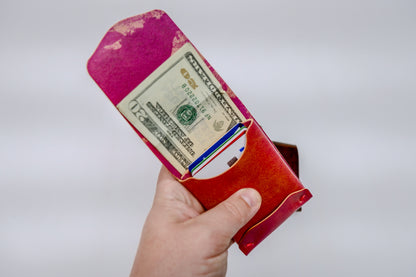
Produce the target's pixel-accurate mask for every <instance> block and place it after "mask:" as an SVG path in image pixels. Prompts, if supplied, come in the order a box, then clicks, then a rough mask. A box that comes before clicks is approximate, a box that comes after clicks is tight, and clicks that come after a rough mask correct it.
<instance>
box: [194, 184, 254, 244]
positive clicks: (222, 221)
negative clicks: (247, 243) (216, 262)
mask: <svg viewBox="0 0 416 277" xmlns="http://www.w3.org/2000/svg"><path fill="white" fill-rule="evenodd" d="M260 205H261V196H260V194H259V193H258V192H257V191H256V190H255V189H252V188H245V189H241V190H239V191H237V192H236V193H234V194H233V195H231V196H230V197H229V198H228V199H227V200H225V201H223V202H221V203H220V204H218V205H217V206H216V207H214V208H212V209H210V210H208V211H207V212H205V213H203V214H202V215H201V216H200V217H199V219H200V220H203V221H204V223H205V224H209V226H215V231H216V233H217V234H218V235H221V237H226V238H227V239H229V240H231V239H232V237H233V236H234V235H235V234H236V233H237V231H238V230H239V229H240V228H241V227H243V226H244V225H245V224H246V223H247V222H248V221H249V220H250V219H251V218H252V217H253V216H254V215H255V214H256V212H257V211H258V210H259V208H260Z"/></svg>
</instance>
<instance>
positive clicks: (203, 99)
mask: <svg viewBox="0 0 416 277" xmlns="http://www.w3.org/2000/svg"><path fill="white" fill-rule="evenodd" d="M117 108H118V109H119V111H120V112H121V113H122V114H123V115H124V116H125V117H126V118H127V119H128V120H129V122H130V123H131V124H132V125H133V126H134V127H135V128H137V130H139V132H140V133H141V134H142V135H143V136H144V137H145V138H146V139H147V140H148V141H149V142H150V143H151V144H152V145H153V146H155V147H156V149H157V150H158V151H159V152H160V153H161V154H162V155H163V156H164V157H165V158H166V159H167V160H168V161H169V162H170V163H171V164H172V165H173V166H174V167H175V168H176V169H177V170H178V171H179V172H181V173H185V172H186V170H187V169H188V166H189V165H190V164H191V163H192V162H193V161H194V160H196V159H197V158H198V157H199V156H200V155H201V154H202V153H204V151H205V150H207V149H208V148H209V147H210V146H211V145H212V144H214V143H215V142H216V141H217V140H218V139H219V138H221V137H222V136H223V135H224V134H225V133H226V132H227V131H228V130H229V129H231V128H232V127H233V126H234V125H236V124H237V123H239V122H242V121H244V119H245V118H244V116H243V115H242V114H241V112H240V111H239V109H238V108H237V107H236V106H235V104H234V103H233V102H232V100H231V99H230V98H229V96H228V94H227V93H226V92H225V91H223V90H222V88H221V85H220V83H219V82H218V80H217V79H216V78H215V77H214V75H213V74H212V73H211V71H210V70H209V69H208V67H207V66H206V65H205V63H204V61H203V60H202V59H201V58H200V56H199V55H198V53H197V51H196V50H195V48H193V47H192V45H191V44H190V43H186V44H185V45H184V46H182V47H181V48H180V49H179V50H177V52H175V53H174V54H173V55H172V56H171V57H170V58H169V59H168V60H167V61H166V62H164V63H163V64H162V65H161V66H160V67H159V68H157V69H156V70H155V71H154V72H153V73H152V74H151V75H149V76H148V77H147V78H146V79H145V80H144V81H143V82H142V83H141V84H140V85H139V86H138V87H136V88H135V89H134V90H133V91H132V92H131V93H130V94H128V95H127V96H126V97H125V98H124V99H123V100H122V101H121V102H120V103H119V104H118V105H117Z"/></svg>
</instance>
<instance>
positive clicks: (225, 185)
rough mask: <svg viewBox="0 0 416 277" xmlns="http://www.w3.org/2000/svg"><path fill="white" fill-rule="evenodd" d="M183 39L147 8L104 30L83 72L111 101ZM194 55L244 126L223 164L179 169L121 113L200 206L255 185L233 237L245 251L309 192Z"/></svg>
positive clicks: (123, 94) (123, 95) (167, 19)
mask: <svg viewBox="0 0 416 277" xmlns="http://www.w3.org/2000/svg"><path fill="white" fill-rule="evenodd" d="M185 44H191V42H190V41H189V39H188V38H187V37H186V36H185V35H184V34H183V32H182V31H181V30H180V29H179V28H178V27H177V26H176V24H175V23H174V22H173V21H172V20H171V18H170V17H169V16H168V15H167V14H166V13H165V12H163V11H161V10H154V11H151V12H147V13H144V14H141V15H137V16H134V17H131V18H128V19H125V20H122V21H120V22H119V23H117V24H115V25H114V26H113V27H112V28H111V29H110V30H109V31H108V32H107V33H106V34H105V36H104V38H103V39H102V41H101V42H100V44H99V45H98V47H97V49H96V50H95V52H94V53H93V55H92V56H91V58H90V59H89V61H88V65H87V68H88V72H89V73H90V75H91V77H92V78H93V79H94V80H95V82H96V83H97V84H98V86H99V87H100V88H101V89H102V90H103V91H104V93H105V94H106V95H107V97H108V98H109V100H110V101H111V102H112V103H113V104H114V106H117V105H119V104H120V102H121V101H122V100H123V99H124V98H126V97H127V96H128V95H129V94H130V93H131V92H132V91H133V90H134V89H135V88H136V87H137V86H139V85H140V84H141V83H142V82H143V81H145V80H146V78H148V77H149V75H151V74H152V73H153V72H154V71H155V70H156V69H158V68H159V67H161V66H162V65H163V64H164V62H165V61H166V60H167V59H169V58H170V57H171V56H172V55H174V53H175V52H176V51H178V50H179V49H180V48H181V47H183V46H184V45H185ZM198 55H199V58H200V59H201V60H202V61H203V62H204V66H206V68H208V70H209V71H210V74H212V76H214V78H215V79H216V80H217V81H218V83H219V84H220V86H221V89H222V91H224V92H225V93H227V95H228V96H229V98H230V99H231V100H232V102H233V103H234V105H235V106H236V107H237V108H238V110H239V112H240V113H241V114H242V115H243V117H244V118H243V119H242V123H243V124H244V125H245V126H246V127H247V131H246V146H245V149H244V152H243V153H242V155H241V157H240V158H239V159H238V161H236V162H235V163H234V164H233V165H232V166H231V167H230V168H229V169H227V170H225V171H224V172H223V173H221V174H220V175H217V176H215V177H212V178H208V179H197V178H194V177H192V176H190V174H189V172H188V173H183V172H180V171H179V170H178V169H177V167H175V166H173V165H172V164H171V163H170V162H169V161H168V159H167V158H166V157H165V156H164V155H162V154H161V152H160V151H159V150H158V149H157V148H156V147H155V145H153V144H152V143H151V142H150V141H149V140H148V139H147V138H146V137H145V135H144V134H143V133H142V132H140V131H139V130H138V128H136V127H135V125H134V124H133V123H132V122H131V121H130V120H129V119H128V118H127V117H126V116H125V114H123V116H124V117H125V118H126V120H127V121H128V122H129V123H130V125H131V126H132V127H133V129H134V130H135V131H136V132H137V134H138V135H139V136H140V137H141V138H142V140H143V141H144V143H146V145H147V146H148V147H149V148H150V150H151V151H152V152H153V153H154V154H155V155H156V156H157V157H158V158H159V159H160V161H161V162H162V163H163V164H164V165H165V166H166V167H167V168H168V170H169V171H170V172H171V173H172V174H173V175H174V176H175V177H176V178H177V179H178V181H179V182H180V183H182V184H183V185H184V186H185V187H186V188H187V189H188V190H189V191H190V192H191V193H192V194H193V195H194V196H195V197H196V198H197V199H198V200H199V201H200V203H201V204H202V205H203V207H204V208H205V209H210V208H212V207H214V206H215V205H217V204H218V203H220V202H221V201H223V200H225V199H227V198H228V197H229V196H230V195H231V194H233V193H234V192H236V191H237V190H238V189H240V188H244V187H251V188H255V189H256V190H257V191H258V192H259V193H260V194H261V196H262V205H261V207H260V209H259V211H258V212H257V214H256V215H255V216H254V217H253V218H252V219H251V220H250V221H249V222H248V223H247V224H246V225H245V226H244V227H243V228H241V229H240V230H239V231H238V233H237V234H236V235H235V236H234V238H233V239H234V241H235V242H237V244H238V245H239V248H240V249H241V251H242V252H243V253H244V254H246V255H247V254H248V253H249V252H250V251H251V250H252V249H253V248H254V247H256V246H257V245H258V244H259V243H260V242H261V241H262V240H263V239H265V238H266V237H267V236H268V235H269V234H270V233H271V232H273V231H274V230H275V229H276V228H277V227H278V226H279V225H280V224H281V223H282V222H283V221H285V220H286V219H287V218H288V217H289V216H290V215H291V214H292V213H293V212H295V211H296V210H298V209H299V208H300V207H301V206H302V205H303V204H304V203H305V202H307V201H308V200H309V199H310V198H311V197H312V195H311V193H310V192H309V190H308V189H306V188H305V187H304V186H303V185H302V184H301V182H300V181H299V179H298V177H297V176H296V175H297V173H298V172H297V171H298V168H297V161H296V163H293V161H292V162H291V163H292V168H291V167H290V166H289V165H288V163H287V162H286V160H285V159H284V158H283V156H282V154H281V153H280V152H279V151H278V150H277V148H276V146H275V145H274V144H273V142H272V141H271V140H270V139H269V138H268V136H267V135H266V134H265V132H264V131H263V129H262V128H261V127H260V125H259V124H258V122H257V121H256V120H255V119H254V118H253V116H252V115H251V114H250V112H249V111H248V110H247V108H246V107H245V106H244V105H243V103H242V102H241V101H240V100H239V99H238V97H237V96H236V95H235V94H234V93H233V91H232V90H231V89H230V88H229V87H228V85H227V84H226V83H225V82H224V80H223V79H222V78H221V77H220V76H219V74H218V73H217V72H216V71H215V70H214V69H213V67H212V66H211V65H210V64H209V63H208V62H207V61H206V59H205V58H204V57H203V56H202V55H201V54H200V53H199V52H198ZM280 149H281V150H282V151H285V149H287V147H286V148H285V146H284V145H280ZM288 156H292V157H293V155H288ZM295 164H296V165H295ZM295 171H296V172H295Z"/></svg>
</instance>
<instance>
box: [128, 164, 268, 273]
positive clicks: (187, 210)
mask: <svg viewBox="0 0 416 277" xmlns="http://www.w3.org/2000/svg"><path fill="white" fill-rule="evenodd" d="M260 204H261V197H260V194H259V193H258V192H257V191H256V190H254V189H249V188H247V189H241V190H239V191H237V192H236V193H234V194H233V195H232V196H230V198H228V199H227V200H225V201H224V202H222V203H220V204H219V205H217V206H216V207H214V208H212V209H210V210H208V211H206V212H204V209H203V208H202V206H201V204H200V203H199V202H198V200H196V198H195V197H194V196H193V195H192V194H191V193H190V192H189V191H188V190H186V188H185V187H183V186H182V185H181V184H180V183H179V182H178V181H176V179H175V178H174V177H173V176H172V175H171V174H170V173H169V171H168V170H167V169H166V168H165V167H162V169H161V170H160V174H159V179H158V181H157V187H156V194H155V198H154V201H153V206H152V209H151V210H150V212H149V215H148V217H147V219H146V222H145V224H144V227H143V231H142V237H141V240H140V244H139V248H138V250H137V255H136V259H135V261H134V264H133V269H132V272H131V275H130V276H131V277H133V276H134V277H142V276H146V277H153V276H160V277H162V276H163V277H164V276H169V277H176V276H180V277H184V276H225V273H226V271H227V253H228V248H229V247H230V245H231V244H232V237H233V236H234V235H235V234H236V233H237V231H238V230H239V229H240V228H241V227H243V226H244V225H245V224H246V223H247V222H248V221H249V220H250V219H251V218H252V217H253V216H254V215H255V213H256V212H257V211H258V209H259V208H260Z"/></svg>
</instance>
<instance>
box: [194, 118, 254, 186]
mask: <svg viewBox="0 0 416 277" xmlns="http://www.w3.org/2000/svg"><path fill="white" fill-rule="evenodd" d="M246 131H247V128H246V127H245V126H244V125H243V124H237V125H236V126H235V127H233V128H232V129H230V131H229V132H228V133H227V134H225V135H224V136H223V137H222V138H221V139H220V140H219V141H217V143H215V144H214V145H213V146H212V147H210V148H209V149H208V150H207V151H206V152H205V153H204V154H203V155H202V156H201V157H199V158H198V159H197V160H196V161H195V162H194V163H192V164H191V166H190V167H189V170H190V172H191V175H192V176H194V177H198V178H210V177H214V176H216V175H218V174H221V173H222V172H224V171H226V170H227V169H228V168H229V167H231V166H232V165H233V164H234V163H235V162H236V161H237V160H238V159H239V158H240V156H241V154H242V152H243V151H244V148H245V144H246V137H245V133H246Z"/></svg>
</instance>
